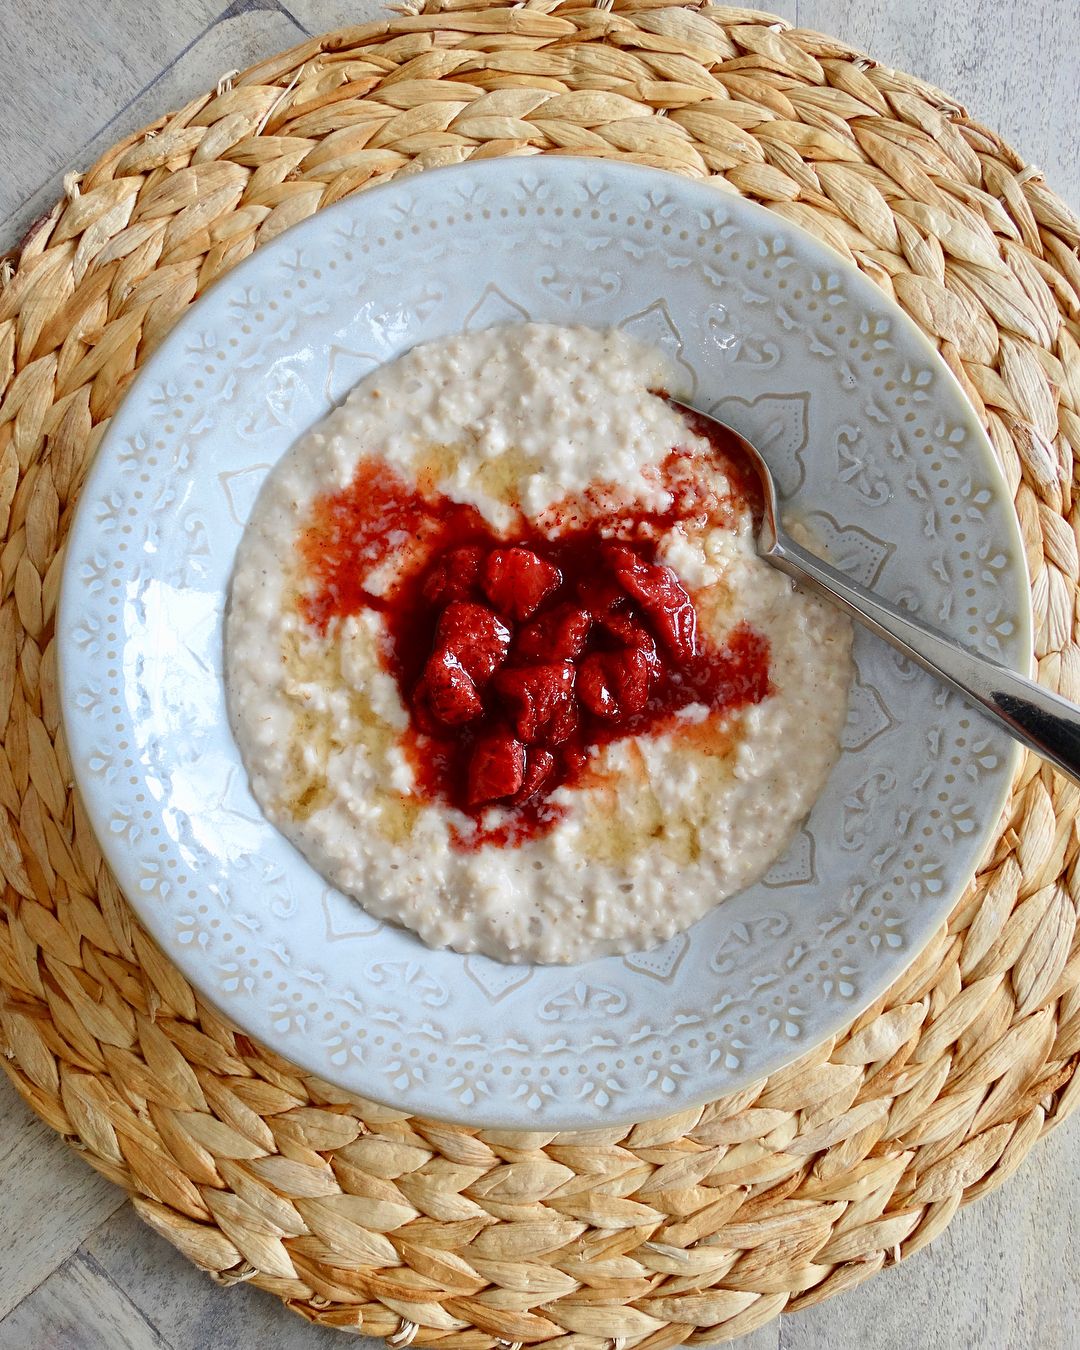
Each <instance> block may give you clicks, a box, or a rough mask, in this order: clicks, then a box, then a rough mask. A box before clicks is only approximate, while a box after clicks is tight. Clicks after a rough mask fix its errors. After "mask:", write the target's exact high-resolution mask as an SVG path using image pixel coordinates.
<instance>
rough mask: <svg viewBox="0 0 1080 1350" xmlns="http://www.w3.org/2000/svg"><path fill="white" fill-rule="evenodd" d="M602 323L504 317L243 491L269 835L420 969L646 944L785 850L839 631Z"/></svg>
mask: <svg viewBox="0 0 1080 1350" xmlns="http://www.w3.org/2000/svg"><path fill="white" fill-rule="evenodd" d="M660 389H671V390H672V392H677V379H676V377H675V376H674V374H673V373H672V371H671V370H670V369H669V367H668V365H667V362H666V361H665V359H664V358H663V356H662V355H661V354H660V353H658V352H655V351H653V350H651V349H648V348H645V347H642V346H640V345H638V344H637V343H635V342H633V341H632V340H631V339H629V338H628V337H626V336H625V335H623V334H621V333H618V332H615V331H605V332H600V331H595V330H590V329H585V328H558V327H551V326H545V325H534V324H529V325H522V326H519V327H512V328H500V329H489V330H486V331H483V332H479V333H473V334H466V335H462V336H460V337H456V338H452V339H449V340H445V341H440V342H433V343H429V344H426V345H424V346H421V347H418V348H416V349H414V350H413V351H411V352H409V353H408V354H407V355H405V356H403V357H401V358H399V359H398V360H396V361H394V362H392V363H391V364H389V365H387V366H385V367H383V368H381V369H379V370H377V371H376V372H374V373H373V374H372V375H370V376H368V377H367V378H366V379H364V380H363V381H361V383H360V384H358V385H357V386H356V388H355V389H354V390H353V391H352V392H351V393H350V395H349V397H348V398H347V399H346V401H345V403H344V404H343V405H342V406H341V407H339V408H338V409H336V410H335V411H334V412H332V413H331V414H330V415H329V416H328V417H327V418H326V419H325V420H324V421H323V422H322V423H321V424H320V425H319V426H318V427H316V428H315V429H314V430H312V431H311V432H310V433H308V434H307V435H306V436H304V437H303V438H302V439H301V440H300V441H299V442H298V443H297V444H296V445H295V446H294V447H293V448H292V449H291V450H290V451H289V453H288V454H287V455H285V456H284V458H283V459H282V460H281V461H280V462H279V463H278V465H277V466H276V467H275V468H274V470H273V472H272V473H271V474H270V476H269V477H268V479H267V481H266V483H265V485H264V487H263V490H262V492H261V494H260V496H259V499H258V501H257V503H256V505H255V508H254V511H253V513H252V516H251V519H250V521H249V522H248V525H247V527H246V530H245V533H244V536H243V539H242V541H241V544H240V548H239V551H238V554H237V560H236V567H235V571H234V575H233V581H232V591H231V596H230V601H229V609H228V614H227V618H226V677H227V693H228V700H229V710H230V717H231V720H232V725H233V730H234V733H235V735H236V739H237V742H238V744H239V746H240V750H241V753H242V755H243V758H244V762H245V765H246V767H247V770H248V774H249V776H250V780H251V785H252V789H253V791H254V793H255V796H256V798H257V799H258V801H259V803H260V805H261V806H262V808H263V810H264V811H265V812H266V814H267V816H268V817H269V818H270V819H271V820H272V821H273V822H274V824H275V825H277V826H278V827H279V828H280V829H281V830H282V831H283V832H284V833H285V834H286V835H287V836H288V838H289V839H290V840H292V842H293V843H294V844H295V845H296V847H297V848H299V849H300V850H301V852H302V853H304V855H305V856H306V857H307V858H308V859H309V861H310V862H311V863H312V865H313V866H314V867H316V868H317V869H318V870H319V871H320V872H321V873H322V874H323V875H324V876H325V877H326V878H328V879H329V880H330V881H331V882H332V883H333V884H334V885H335V886H337V887H338V888H340V889H341V890H342V891H344V892H346V893H347V894H349V895H352V896H354V897H355V898H356V899H357V900H358V901H359V902H360V903H361V904H362V905H363V906H364V908H365V909H366V910H367V911H368V912H369V913H371V914H374V915H376V916H378V917H379V918H383V919H387V920H391V921H394V922H397V923H401V924H404V925H407V926H408V927H410V928H412V929H414V930H415V931H416V932H417V933H418V934H419V935H420V937H422V938H423V939H424V941H425V942H427V943H429V944H430V945H432V946H435V947H452V948H454V949H455V950H457V951H460V952H482V953H485V954H486V955H488V956H492V957H495V958H497V959H500V960H504V961H540V962H571V961H582V960H587V959H590V958H592V957H596V956H601V955H605V954H609V953H614V952H626V951H632V950H635V949H640V948H643V947H648V946H652V945H654V944H656V943H658V942H662V941H664V940H666V939H667V938H669V937H671V936H673V935H674V934H675V933H676V932H678V931H679V930H681V929H684V928H686V927H688V926H689V925H690V924H692V923H693V922H694V921H695V920H697V919H699V918H700V917H701V916H702V915H703V914H704V913H705V912H706V911H707V910H709V909H710V908H712V906H714V905H715V904H717V903H718V902H719V901H721V900H722V899H724V898H725V897H726V896H728V895H731V894H732V893H733V892H735V891H737V890H740V889H742V888H743V887H745V886H747V885H748V884H750V883H751V882H753V881H754V880H756V879H757V878H758V877H759V876H761V874H762V873H763V872H764V871H765V870H766V869H767V868H768V866H769V865H770V863H771V862H772V861H773V860H774V859H775V858H776V857H777V856H778V855H779V854H780V853H781V852H782V851H783V849H784V847H785V846H786V844H787V842H788V840H789V839H790V837H791V835H792V833H793V832H794V830H795V829H796V827H797V825H798V823H799V822H800V821H801V820H802V819H803V818H804V817H805V815H806V813H807V812H808V811H809V809H810V807H811V806H812V804H813V802H814V799H815V798H816V796H817V795H818V793H819V791H820V789H821V787H822V785H823V783H824V781H825V779H826V777H827V775H828V773H829V770H830V768H831V766H832V764H833V761H834V759H835V757H836V755H837V752H838V743H839V736H840V731H841V729H842V726H843V723H844V719H845V715H846V704H847V691H848V684H849V680H850V674H851V662H850V641H851V634H850V627H849V624H848V622H847V620H846V619H845V618H843V617H842V616H841V615H840V614H839V613H838V612H836V611H835V610H833V609H832V608H831V607H829V606H828V605H827V604H825V603H824V602H823V601H820V600H818V599H817V598H816V597H813V596H810V595H805V594H802V593H800V592H798V591H796V590H794V589H793V588H792V586H791V583H790V582H789V581H788V579H787V578H786V577H784V576H783V575H782V574H780V573H779V572H777V571H775V570H774V569H773V568H771V567H770V566H769V565H768V564H767V563H765V562H763V561H761V560H760V559H759V558H758V557H757V556H756V554H755V551H754V540H753V514H754V506H755V501H756V497H755V493H756V484H754V483H753V482H752V481H750V480H749V479H748V478H747V477H746V476H745V474H744V473H743V472H741V471H740V466H739V465H738V463H737V462H733V461H731V460H729V459H728V458H727V457H726V456H725V454H724V448H723V445H722V444H720V443H718V442H715V441H714V440H710V439H709V437H708V436H707V435H706V434H704V426H698V425H696V424H694V423H692V422H691V421H688V420H687V419H686V418H685V417H684V416H683V415H682V414H681V413H679V412H677V411H676V410H675V409H674V408H672V407H671V406H670V405H669V404H668V403H667V402H666V401H665V399H664V398H663V397H662V396H660V395H658V394H656V393H654V392H650V391H654V390H660Z"/></svg>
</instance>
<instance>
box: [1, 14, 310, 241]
mask: <svg viewBox="0 0 1080 1350" xmlns="http://www.w3.org/2000/svg"><path fill="white" fill-rule="evenodd" d="M26 2H27V3H28V4H30V3H35V2H36V0H26ZM62 2H63V0H48V3H49V4H56V3H62ZM7 3H10V0H0V9H2V6H3V5H5V4H7ZM199 3H209V0H199ZM138 8H139V5H138V4H137V3H133V0H122V2H121V0H114V3H113V4H111V5H110V6H109V13H110V14H114V13H115V14H121V13H127V12H128V11H134V10H136V9H138ZM215 8H217V6H216V5H215ZM305 37H306V34H305V32H304V30H303V29H302V28H301V27H300V25H299V24H298V23H297V22H296V20H295V19H293V18H292V17H291V16H290V15H289V14H288V13H286V11H285V10H284V9H282V8H281V6H280V5H278V4H277V0H241V2H240V3H234V4H232V5H230V6H229V8H228V9H227V10H224V11H223V13H222V14H221V15H220V16H219V17H217V18H215V19H214V21H213V22H212V23H210V24H209V25H207V26H206V27H204V28H203V29H202V30H201V32H200V33H199V34H198V35H197V36H196V37H195V39H194V40H193V41H192V42H191V43H190V44H189V45H188V46H187V47H186V48H185V49H184V51H183V52H182V53H181V54H180V55H179V56H178V57H177V59H176V60H174V61H172V62H171V64H169V65H168V66H167V68H165V69H164V70H163V69H161V66H160V64H155V52H154V49H153V48H152V47H147V48H144V49H142V50H140V51H132V52H131V53H129V57H128V59H129V62H130V63H131V64H132V66H133V67H134V66H136V65H137V66H138V68H139V71H140V80H141V83H140V90H141V92H139V93H137V94H136V95H135V96H134V97H133V98H132V99H131V100H130V101H129V102H127V103H126V104H122V103H121V100H120V98H119V97H117V98H116V99H115V100H114V102H113V103H112V104H111V105H107V106H106V107H105V109H104V112H103V115H102V116H101V117H100V118H98V117H97V111H98V110H97V105H96V104H94V103H93V102H92V101H88V103H87V106H86V107H85V110H84V115H83V116H81V117H73V118H72V119H71V120H70V124H69V123H63V124H60V125H57V126H49V130H48V133H47V135H48V140H49V144H50V147H51V148H53V149H54V150H56V152H57V155H54V156H53V158H54V159H55V161H56V162H55V163H54V162H50V163H49V164H48V167H47V168H46V167H45V165H44V163H43V161H42V160H41V157H40V156H39V154H38V146H37V142H38V140H39V139H40V137H41V136H42V134H43V131H42V129H43V128H44V127H46V126H48V117H47V116H46V115H45V114H44V113H39V114H38V115H37V119H36V120H34V119H30V120H27V119H20V120H19V121H18V122H17V123H15V124H14V125H15V127H16V129H17V130H16V134H14V135H9V136H7V137H0V153H3V146H4V144H5V141H6V142H7V153H8V154H9V156H10V157H11V159H12V161H13V162H17V163H18V164H19V165H20V166H21V168H20V181H22V180H25V181H27V182H28V183H29V184H30V189H29V190H28V192H27V194H26V195H25V196H24V198H23V199H20V201H19V204H18V205H17V206H16V205H15V204H14V202H13V203H12V204H11V205H10V206H8V207H7V209H6V210H5V207H4V204H3V193H2V190H0V252H3V251H4V249H6V248H11V247H12V246H13V245H14V244H15V243H17V241H18V240H19V239H20V238H21V237H22V235H23V234H24V233H25V231H26V229H27V228H28V227H29V225H30V224H31V222H32V221H34V220H36V219H37V217H38V216H40V215H42V214H44V213H45V212H46V211H48V210H49V209H50V207H51V206H52V205H53V203H54V202H55V201H56V200H57V199H58V197H60V195H61V194H62V190H63V189H62V183H63V178H64V175H65V174H66V173H68V172H70V171H72V170H76V171H80V172H81V171H82V170H84V169H88V168H89V167H90V165H91V164H93V162H94V161H95V160H96V159H97V158H98V157H99V156H100V155H102V154H103V153H104V152H105V151H106V150H108V149H109V147H110V146H112V145H115V144H116V142H117V141H118V140H120V139H121V138H122V137H123V136H126V135H128V134H129V133H130V132H132V131H136V130H138V128H139V127H142V126H146V125H147V124H148V123H150V122H153V121H154V120H155V119H156V118H157V117H159V116H161V114H162V113H167V112H170V111H172V110H173V109H175V108H180V107H183V105H184V104H185V103H187V102H188V101H189V100H190V99H192V98H194V97H195V96H196V95H197V94H200V93H203V92H204V91H205V90H207V89H213V88H214V87H215V86H216V84H217V82H218V80H219V79H220V78H221V77H222V76H223V75H225V74H226V73H227V72H229V71H232V70H243V69H245V67H247V66H250V65H254V64H255V63H256V62H257V61H261V60H262V59H263V58H264V57H267V56H271V55H273V53H274V52H278V51H282V50H284V49H285V48H288V47H295V46H296V45H297V43H300V42H303V41H304V38H305ZM46 60H47V56H46V53H45V52H44V51H43V50H40V49H39V50H38V51H37V53H36V63H37V65H39V66H40V65H42V64H43V63H44V62H45V61H46ZM7 71H8V64H7V60H6V58H5V57H4V56H3V55H2V54H0V73H7ZM20 82H21V81H20ZM2 88H3V82H2V81H0V89H2ZM80 97H81V95H80ZM118 108H119V111H117V109H118ZM18 128H21V129H22V130H21V131H19V130H18ZM57 156H58V158H57ZM35 165H36V166H38V167H37V175H38V176H37V177H36V178H34V177H33V172H34V166H35ZM5 217H6V219H5Z"/></svg>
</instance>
